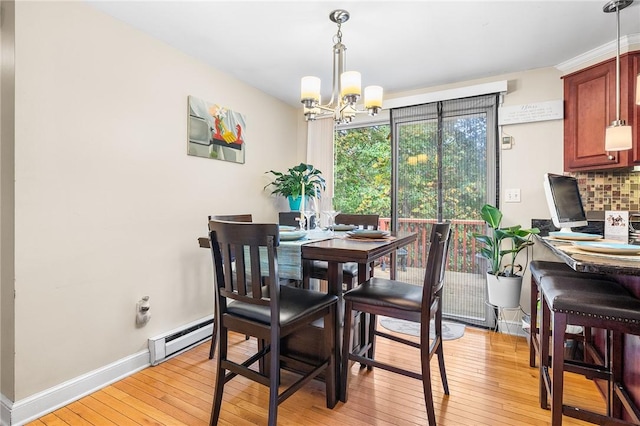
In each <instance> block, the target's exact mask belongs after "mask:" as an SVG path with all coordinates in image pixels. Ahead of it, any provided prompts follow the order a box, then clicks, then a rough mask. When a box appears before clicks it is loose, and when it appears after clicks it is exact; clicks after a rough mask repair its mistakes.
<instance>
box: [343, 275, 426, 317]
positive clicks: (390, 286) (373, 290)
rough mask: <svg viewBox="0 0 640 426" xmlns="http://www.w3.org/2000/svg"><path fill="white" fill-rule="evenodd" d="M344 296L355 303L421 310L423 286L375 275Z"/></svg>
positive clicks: (414, 310) (413, 310)
mask: <svg viewBox="0 0 640 426" xmlns="http://www.w3.org/2000/svg"><path fill="white" fill-rule="evenodd" d="M343 297H344V299H345V300H349V301H351V302H354V303H358V302H361V303H367V304H369V305H374V306H380V307H389V308H396V309H402V310H405V311H412V312H420V307H421V303H422V286H417V285H412V284H407V283H405V282H402V281H395V280H387V279H384V278H377V277H374V278H371V279H370V280H368V281H365V282H364V283H362V284H360V285H359V286H358V287H356V288H354V289H353V290H349V291H347V292H346V293H344V296H343Z"/></svg>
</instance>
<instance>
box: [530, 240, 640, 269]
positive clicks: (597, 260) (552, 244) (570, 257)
mask: <svg viewBox="0 0 640 426" xmlns="http://www.w3.org/2000/svg"><path fill="white" fill-rule="evenodd" d="M535 238H536V242H538V243H540V244H543V245H544V246H545V247H547V248H548V249H549V250H551V252H552V253H553V254H555V255H556V256H558V258H560V259H561V260H562V261H564V262H565V263H566V264H567V265H569V266H570V267H571V268H573V269H574V270H576V271H578V272H593V273H598V274H608V275H632V276H640V259H639V260H637V261H634V260H625V259H623V258H620V259H616V257H615V256H607V257H604V256H594V255H589V254H587V253H585V254H576V253H568V252H565V251H562V250H560V249H559V248H558V247H562V246H566V245H567V244H568V243H567V242H566V241H561V240H553V239H551V238H548V237H543V236H540V235H536V236H535Z"/></svg>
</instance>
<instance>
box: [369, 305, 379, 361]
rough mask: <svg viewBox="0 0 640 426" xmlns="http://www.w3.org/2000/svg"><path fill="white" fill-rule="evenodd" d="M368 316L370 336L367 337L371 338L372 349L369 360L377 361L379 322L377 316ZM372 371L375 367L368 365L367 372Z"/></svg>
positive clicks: (370, 349)
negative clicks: (377, 326)
mask: <svg viewBox="0 0 640 426" xmlns="http://www.w3.org/2000/svg"><path fill="white" fill-rule="evenodd" d="M367 316H368V317H369V334H368V336H367V337H368V338H369V342H368V343H370V344H371V347H370V348H369V351H368V352H367V358H369V359H375V357H376V325H377V322H378V318H377V317H376V315H375V314H368V315H367ZM371 370H373V366H372V365H367V371H371Z"/></svg>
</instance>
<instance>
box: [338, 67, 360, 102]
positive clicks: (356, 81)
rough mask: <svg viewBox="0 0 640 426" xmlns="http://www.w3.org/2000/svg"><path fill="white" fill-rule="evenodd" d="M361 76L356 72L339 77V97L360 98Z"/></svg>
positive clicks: (348, 72)
mask: <svg viewBox="0 0 640 426" xmlns="http://www.w3.org/2000/svg"><path fill="white" fill-rule="evenodd" d="M361 81H362V76H361V75H360V73H359V72H358V71H346V72H343V73H342V75H341V76H340V88H341V89H342V91H341V93H340V96H341V97H342V98H343V99H344V98H345V97H348V96H358V97H359V96H360V94H361V93H362V92H361V87H362V84H361Z"/></svg>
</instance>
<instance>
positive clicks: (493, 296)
mask: <svg viewBox="0 0 640 426" xmlns="http://www.w3.org/2000/svg"><path fill="white" fill-rule="evenodd" d="M521 291H522V277H500V276H496V275H492V274H489V273H487V292H488V294H489V303H490V304H492V305H494V306H499V307H501V308H517V307H519V306H520V293H521Z"/></svg>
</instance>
